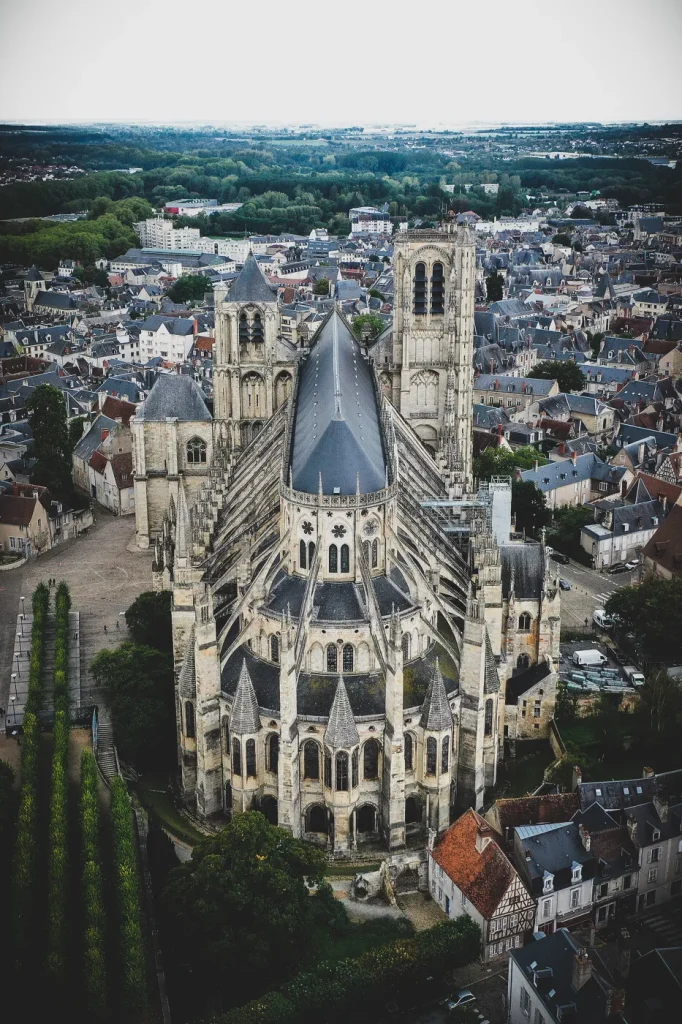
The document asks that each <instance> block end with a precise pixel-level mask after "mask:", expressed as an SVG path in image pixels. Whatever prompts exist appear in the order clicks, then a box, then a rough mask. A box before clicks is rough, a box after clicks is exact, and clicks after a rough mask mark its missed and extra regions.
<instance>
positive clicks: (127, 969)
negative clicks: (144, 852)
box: [111, 777, 146, 1010]
mask: <svg viewBox="0 0 682 1024" xmlns="http://www.w3.org/2000/svg"><path fill="white" fill-rule="evenodd" d="M111 827H112V833H113V844H114V887H115V890H116V900H117V909H118V922H117V923H118V947H117V948H118V955H119V958H120V974H121V986H122V993H121V998H122V1001H123V1005H124V1006H126V1007H127V1008H128V1009H129V1010H139V1009H141V1008H142V1007H143V1006H144V1003H145V998H146V986H145V956H144V943H143V941H142V928H141V925H140V884H139V879H138V873H137V852H136V848H135V831H134V828H133V816H132V811H131V808H130V800H129V799H128V790H127V789H126V785H125V783H124V782H123V780H122V779H120V778H118V777H116V778H114V779H112V782H111Z"/></svg>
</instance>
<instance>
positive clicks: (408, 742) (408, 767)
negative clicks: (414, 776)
mask: <svg viewBox="0 0 682 1024" xmlns="http://www.w3.org/2000/svg"><path fill="white" fill-rule="evenodd" d="M404 742H405V771H406V772H411V771H413V770H414V740H413V739H412V735H411V733H409V732H406V733H405V741H404Z"/></svg>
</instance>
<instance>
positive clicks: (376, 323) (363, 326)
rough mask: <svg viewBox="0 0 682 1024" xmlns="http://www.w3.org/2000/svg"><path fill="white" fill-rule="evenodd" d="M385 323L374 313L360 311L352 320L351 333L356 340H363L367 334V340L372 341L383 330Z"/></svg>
mask: <svg viewBox="0 0 682 1024" xmlns="http://www.w3.org/2000/svg"><path fill="white" fill-rule="evenodd" d="M385 326H386V324H385V323H384V321H383V320H382V319H381V317H380V316H377V315H376V313H362V314H361V315H360V316H356V318H355V320H353V324H352V327H353V334H354V335H355V337H356V338H357V339H358V341H364V340H365V335H367V337H368V339H369V341H373V340H374V338H377V337H378V336H379V335H380V334H381V332H382V331H383V329H384V327H385Z"/></svg>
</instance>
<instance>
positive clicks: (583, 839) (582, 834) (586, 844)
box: [578, 825, 592, 853]
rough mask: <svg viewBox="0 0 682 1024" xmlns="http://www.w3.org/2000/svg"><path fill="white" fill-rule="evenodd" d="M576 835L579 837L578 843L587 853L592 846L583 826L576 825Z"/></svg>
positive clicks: (588, 834)
mask: <svg viewBox="0 0 682 1024" xmlns="http://www.w3.org/2000/svg"><path fill="white" fill-rule="evenodd" d="M578 835H579V836H580V842H581V843H582V844H583V846H584V847H585V852H586V853H589V852H590V846H591V845H592V837H591V836H590V833H589V832H588V831H587V829H586V828H585V826H584V825H578Z"/></svg>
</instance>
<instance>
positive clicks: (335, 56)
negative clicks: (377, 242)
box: [0, 0, 682, 126]
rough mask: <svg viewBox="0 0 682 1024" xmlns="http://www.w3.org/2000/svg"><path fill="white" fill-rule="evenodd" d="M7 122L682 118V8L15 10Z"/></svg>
mask: <svg viewBox="0 0 682 1024" xmlns="http://www.w3.org/2000/svg"><path fill="white" fill-rule="evenodd" d="M0 37H1V38H2V40H3V45H2V61H1V62H0V119H4V120H14V121H39V122H40V121H42V122H55V121H56V122H86V121H153V122H179V121H194V122H199V123H202V124H207V123H220V122H234V121H237V122H246V123H251V124H253V123H282V122H284V123H309V122H314V123H320V124H357V123H362V124H376V123H387V122H388V123H403V124H404V123H408V124H409V123H415V122H416V123H418V124H420V125H433V126H437V125H439V124H441V125H457V124H465V123H471V122H476V121H482V122H499V121H507V122H530V121H535V122H538V121H539V122H542V121H588V120H589V121H623V120H628V121H629V120H633V121H634V120H662V119H675V120H678V119H682V73H681V66H680V54H681V53H682V0H616V2H614V0H573V2H572V3H558V2H557V0H541V2H538V0H525V2H523V0H521V2H516V3H512V2H510V0H427V2H424V0H420V2H417V3H414V2H412V3H407V2H406V0H392V2H390V3H376V2H371V0H336V2H333V3H330V2H326V3H325V2H324V0H317V2H315V3H311V2H309V0H294V2H292V3H283V2H282V0H201V2H196V3H188V2H187V0H182V2H180V0H118V2H111V0H107V2H104V0H60V2H57V3H55V2H54V0H14V2H13V0H0Z"/></svg>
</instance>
